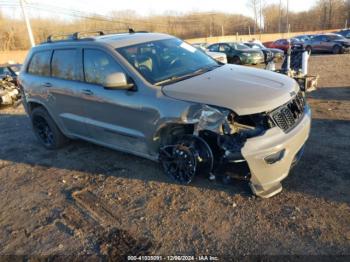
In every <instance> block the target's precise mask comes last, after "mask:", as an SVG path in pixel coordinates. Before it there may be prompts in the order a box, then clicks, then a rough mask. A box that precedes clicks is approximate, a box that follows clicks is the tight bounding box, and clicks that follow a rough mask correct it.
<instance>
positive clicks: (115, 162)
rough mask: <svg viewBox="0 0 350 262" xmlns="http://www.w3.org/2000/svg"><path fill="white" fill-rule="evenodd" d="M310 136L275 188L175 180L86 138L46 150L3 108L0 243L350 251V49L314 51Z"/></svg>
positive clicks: (122, 250)
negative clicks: (264, 192) (273, 192)
mask: <svg viewBox="0 0 350 262" xmlns="http://www.w3.org/2000/svg"><path fill="white" fill-rule="evenodd" d="M310 67H311V70H312V71H313V72H314V73H318V74H320V76H321V78H320V82H319V84H320V88H319V90H317V91H316V92H314V93H312V95H310V96H309V99H308V100H309V102H310V104H311V105H312V109H313V126H312V131H311V137H310V138H309V140H308V142H307V146H306V151H305V155H304V157H303V158H302V160H301V162H300V163H299V165H298V166H297V167H296V168H295V169H294V170H293V171H292V172H291V174H290V176H289V177H288V178H287V179H286V180H285V181H284V183H283V186H284V190H283V192H282V193H281V194H279V195H277V196H275V197H273V198H271V199H266V200H263V199H258V198H255V197H254V196H252V195H251V193H250V191H249V188H248V186H247V185H246V184H245V183H243V182H235V183H234V184H232V185H224V184H222V183H220V182H210V181H209V180H207V179H206V178H198V179H197V180H196V181H195V182H194V183H193V184H192V185H190V186H180V185H177V184H174V183H173V182H172V181H171V179H169V178H167V177H166V176H165V175H163V173H162V170H161V169H160V167H159V166H158V165H157V164H156V163H153V162H150V161H148V160H144V159H141V158H138V157H134V156H131V155H127V154H123V153H119V152H115V151H112V150H109V149H105V148H102V147H99V146H95V145H92V144H88V143H85V142H80V141H74V142H72V143H71V144H70V145H69V146H67V147H66V148H64V149H61V150H59V151H47V150H45V149H44V148H42V147H41V146H40V145H39V144H38V142H37V141H36V139H35V137H34V135H33V133H32V131H31V127H30V123H29V120H28V118H27V116H26V115H25V114H24V111H23V108H22V107H19V108H17V109H13V108H5V109H2V110H1V111H0V130H1V131H0V209H1V213H0V254H2V255H5V254H8V255H14V254H15V255H32V256H37V255H40V256H47V255H62V254H64V255H74V256H75V255H86V254H93V255H94V256H97V257H100V256H102V255H109V256H113V257H115V256H124V255H125V254H131V255H136V254H154V255H164V256H166V255H186V254H187V255H190V254H192V255H193V254H196V255H213V256H219V258H221V260H223V261H224V260H225V258H226V257H228V256H231V255H250V254H253V255H271V254H272V255H295V254H297V255H315V254H318V255H330V254H331V255H344V254H347V255H350V206H349V204H350V191H349V188H350V171H349V170H350V154H349V152H350V122H349V121H350V74H349V73H350V55H340V56H328V55H322V56H313V57H312V58H311V65H310Z"/></svg>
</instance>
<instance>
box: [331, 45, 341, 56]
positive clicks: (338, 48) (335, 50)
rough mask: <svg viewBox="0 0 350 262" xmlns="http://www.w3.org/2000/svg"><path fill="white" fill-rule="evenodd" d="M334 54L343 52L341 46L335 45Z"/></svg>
mask: <svg viewBox="0 0 350 262" xmlns="http://www.w3.org/2000/svg"><path fill="white" fill-rule="evenodd" d="M333 54H336V55H338V54H341V47H340V46H339V45H335V46H333Z"/></svg>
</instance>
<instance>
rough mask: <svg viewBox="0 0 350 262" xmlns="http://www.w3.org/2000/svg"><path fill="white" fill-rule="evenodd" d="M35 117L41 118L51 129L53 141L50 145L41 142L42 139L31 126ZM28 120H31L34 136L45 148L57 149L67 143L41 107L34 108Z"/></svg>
mask: <svg viewBox="0 0 350 262" xmlns="http://www.w3.org/2000/svg"><path fill="white" fill-rule="evenodd" d="M37 116H39V117H42V118H43V119H44V120H45V121H46V123H47V125H48V126H49V128H50V129H51V131H52V134H53V140H54V142H53V144H52V145H47V144H45V143H44V142H43V141H42V138H41V137H40V136H39V134H38V133H37V130H36V129H35V127H34V124H33V120H34V118H35V117H37ZM30 118H31V123H32V128H33V131H34V134H35V136H36V137H37V139H38V140H39V141H40V143H41V144H42V145H43V146H44V147H45V148H47V149H57V148H60V147H62V146H63V145H64V144H65V143H66V142H67V138H66V137H65V136H64V135H63V134H62V132H61V131H60V130H59V128H58V126H57V125H56V123H55V122H54V121H53V120H52V118H51V116H50V115H49V113H48V112H47V111H46V109H44V108H43V107H37V108H34V109H33V111H32V112H31V115H30Z"/></svg>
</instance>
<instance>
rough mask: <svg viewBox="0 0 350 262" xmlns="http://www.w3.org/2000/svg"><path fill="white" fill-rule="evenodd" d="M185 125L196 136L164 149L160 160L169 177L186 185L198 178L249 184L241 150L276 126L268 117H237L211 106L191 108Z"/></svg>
mask: <svg viewBox="0 0 350 262" xmlns="http://www.w3.org/2000/svg"><path fill="white" fill-rule="evenodd" d="M182 122H183V123H186V124H190V125H192V126H193V129H192V131H193V133H192V134H186V135H184V136H183V137H179V139H178V140H177V141H176V143H173V145H167V146H164V147H161V150H160V160H161V162H162V164H163V167H164V169H165V172H166V173H167V174H168V175H170V176H171V177H173V178H174V179H175V180H176V181H178V182H180V183H185V184H188V183H189V182H191V181H192V179H193V178H194V176H195V175H196V174H201V175H203V174H204V175H208V176H209V175H211V176H216V177H218V176H222V177H223V178H226V177H234V178H239V179H243V180H249V179H250V170H249V167H248V163H247V161H246V160H245V158H244V157H243V155H242V152H241V150H242V148H243V147H244V145H245V143H246V141H247V140H248V139H250V138H253V137H258V136H261V135H263V134H264V133H265V132H266V130H268V129H270V128H271V127H274V126H275V124H274V122H273V121H272V120H271V119H270V117H269V116H268V115H267V114H266V113H260V114H253V115H248V116H238V115H236V114H235V113H234V112H232V111H231V110H228V109H223V108H218V107H214V106H208V105H196V106H193V107H191V108H190V109H189V110H188V111H187V112H185V113H184V114H183V116H182ZM186 161H188V162H186ZM186 164H187V165H186ZM186 168H187V170H186Z"/></svg>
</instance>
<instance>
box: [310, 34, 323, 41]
mask: <svg viewBox="0 0 350 262" xmlns="http://www.w3.org/2000/svg"><path fill="white" fill-rule="evenodd" d="M321 38H322V37H321V36H319V35H318V36H315V37H313V38H312V40H314V41H321Z"/></svg>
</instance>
